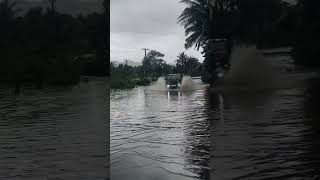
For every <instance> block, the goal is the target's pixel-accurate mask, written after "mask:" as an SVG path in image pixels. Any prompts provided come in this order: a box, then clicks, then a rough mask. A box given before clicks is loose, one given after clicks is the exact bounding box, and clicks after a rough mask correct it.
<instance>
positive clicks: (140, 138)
mask: <svg viewBox="0 0 320 180" xmlns="http://www.w3.org/2000/svg"><path fill="white" fill-rule="evenodd" d="M265 59H266V60H268V62H270V67H272V69H273V70H275V71H278V72H279V73H280V74H282V75H283V77H288V78H283V79H282V80H285V81H286V82H287V81H294V82H295V83H294V85H286V86H279V87H273V88H271V89H268V88H261V89H255V90H254V91H243V90H241V91H237V89H236V88H234V87H233V88H232V90H230V89H229V90H226V89H222V90H219V91H214V90H213V91H212V90H208V88H207V87H205V86H202V85H201V84H199V83H200V82H199V80H194V81H195V84H196V86H197V87H200V88H195V89H194V90H188V91H166V90H159V91H156V90H154V89H152V88H150V87H138V88H135V89H133V90H124V91H112V92H111V96H110V107H111V109H110V113H111V124H110V133H111V134H110V139H111V151H110V155H111V156H110V165H111V171H110V172H111V179H112V180H129V179H139V180H150V179H155V180H180V179H181V180H182V179H195V180H207V179H211V180H229V179H245V180H246V179H320V154H319V150H320V141H319V139H320V122H319V119H320V111H319V108H318V107H319V105H320V103H319V102H320V94H319V92H320V84H319V83H320V79H319V78H318V77H319V76H318V75H317V74H316V73H313V72H311V71H310V70H308V71H307V70H304V69H301V68H299V67H296V66H294V65H292V63H291V61H292V59H291V57H290V56H288V55H284V54H283V53H281V55H280V54H279V55H277V54H272V55H269V56H265ZM266 73H267V72H266ZM244 77H247V76H244ZM261 77H263V78H265V77H264V76H261ZM264 80H265V81H264V82H265V83H266V84H268V85H270V83H268V82H266V81H268V80H266V79H264ZM284 83H285V82H284ZM284 83H282V84H284ZM280 84H281V83H280ZM289 84H292V83H289ZM198 85H199V86H198ZM259 87H260V86H259Z"/></svg>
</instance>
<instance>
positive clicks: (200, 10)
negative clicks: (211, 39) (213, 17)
mask: <svg viewBox="0 0 320 180" xmlns="http://www.w3.org/2000/svg"><path fill="white" fill-rule="evenodd" d="M180 2H181V3H184V4H186V5H187V7H186V8H185V9H184V10H183V12H182V13H181V15H180V16H179V17H178V23H180V24H182V25H183V26H184V29H185V35H186V37H187V38H186V40H185V48H186V49H188V48H190V47H192V46H194V45H195V48H196V49H197V50H199V48H200V47H201V46H202V45H203V43H204V42H205V41H206V40H207V39H208V27H209V14H210V13H209V11H210V9H209V2H208V0H181V1H180Z"/></svg>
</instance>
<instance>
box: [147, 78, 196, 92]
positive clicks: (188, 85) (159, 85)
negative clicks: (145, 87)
mask: <svg viewBox="0 0 320 180" xmlns="http://www.w3.org/2000/svg"><path fill="white" fill-rule="evenodd" d="M198 86H200V85H199V84H197V83H196V82H195V81H194V80H193V79H192V78H191V77H190V76H183V78H182V81H181V86H180V88H178V89H175V90H182V91H189V90H196V89H197V87H198ZM149 89H150V90H157V91H162V90H169V89H168V88H167V87H166V82H165V79H164V77H160V78H159V79H158V80H157V81H156V82H155V83H153V84H152V85H151V86H150V87H149Z"/></svg>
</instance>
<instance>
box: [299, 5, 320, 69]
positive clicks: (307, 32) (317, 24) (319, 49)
mask: <svg viewBox="0 0 320 180" xmlns="http://www.w3.org/2000/svg"><path fill="white" fill-rule="evenodd" d="M296 9H297V11H298V13H299V18H298V19H297V20H296V23H297V25H298V28H297V35H296V37H295V38H294V40H295V43H294V46H293V48H294V49H293V55H294V58H295V60H296V62H297V63H299V64H302V65H306V66H311V67H313V66H317V67H319V66H320V61H319V56H320V46H319V45H318V43H319V41H320V31H319V30H320V21H319V20H320V1H317V0H299V1H298V4H297V5H296Z"/></svg>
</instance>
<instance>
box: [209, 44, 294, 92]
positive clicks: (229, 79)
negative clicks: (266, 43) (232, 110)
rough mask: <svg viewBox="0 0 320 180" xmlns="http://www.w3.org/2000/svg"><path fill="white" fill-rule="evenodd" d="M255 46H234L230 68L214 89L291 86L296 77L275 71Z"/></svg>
mask: <svg viewBox="0 0 320 180" xmlns="http://www.w3.org/2000/svg"><path fill="white" fill-rule="evenodd" d="M271 60H272V59H266V58H265V57H264V56H263V55H262V53H261V52H259V51H258V50H257V49H256V48H255V47H241V46H240V47H236V48H234V49H233V52H232V54H231V59H230V61H231V70H230V71H229V72H228V73H226V75H225V77H224V78H222V79H221V80H219V81H218V82H217V84H216V87H215V89H216V90H221V91H228V90H233V91H234V90H237V91H238V90H244V91H252V90H253V91H255V90H264V89H279V88H292V87H296V86H297V79H296V78H292V77H289V76H288V74H283V73H280V72H279V71H276V70H275V69H274V68H273V66H272V64H271V62H270V61H271Z"/></svg>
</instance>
